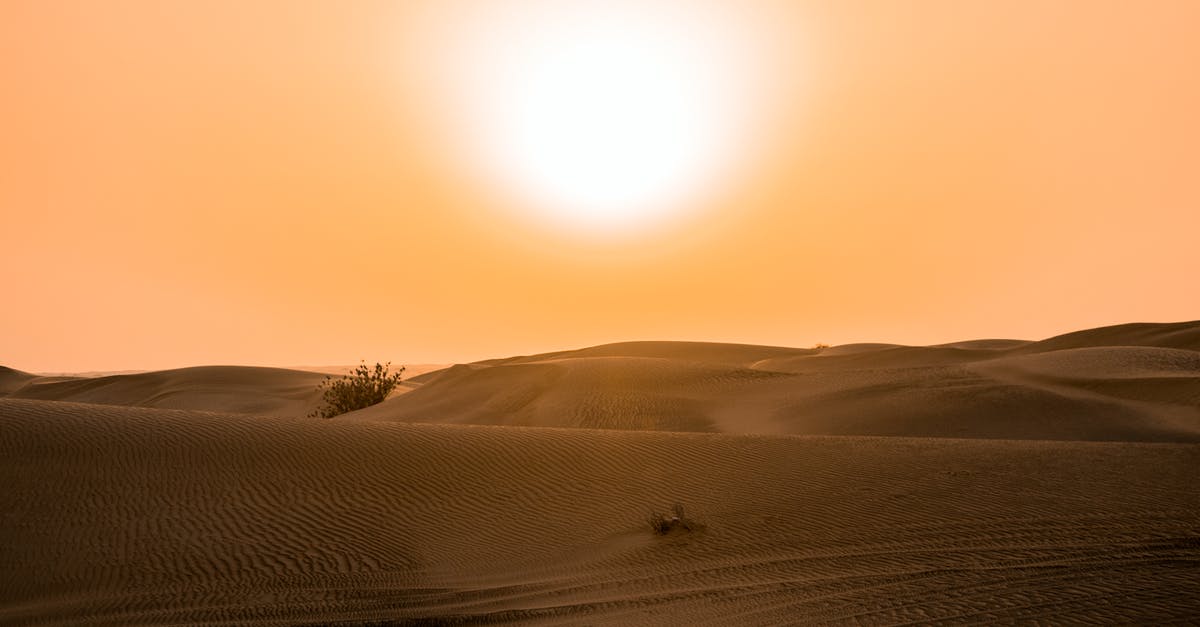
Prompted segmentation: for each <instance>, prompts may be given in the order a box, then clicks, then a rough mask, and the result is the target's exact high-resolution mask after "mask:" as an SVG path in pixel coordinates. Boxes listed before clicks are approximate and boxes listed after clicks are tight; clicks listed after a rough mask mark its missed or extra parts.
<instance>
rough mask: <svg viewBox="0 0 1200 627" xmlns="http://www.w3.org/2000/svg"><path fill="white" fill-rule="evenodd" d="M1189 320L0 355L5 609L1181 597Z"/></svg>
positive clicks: (650, 616) (1105, 611) (1176, 610)
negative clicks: (421, 346) (367, 348)
mask: <svg viewBox="0 0 1200 627" xmlns="http://www.w3.org/2000/svg"><path fill="white" fill-rule="evenodd" d="M1198 334H1200V323H1196V322H1193V323H1184V324H1170V325H1122V326H1120V327H1111V328H1106V329H1094V330H1090V331H1084V332H1080V333H1073V334H1068V335H1065V336H1061V337H1059V338H1051V339H1049V340H1044V341H1041V342H1023V341H1017V340H979V341H967V342H957V343H953V344H947V345H942V346H930V347H911V346H899V345H892V344H856V345H847V346H842V347H832V348H822V349H789V348H781V347H761V346H746V345H725V344H704V343H679V342H630V343H623V344H612V345H605V346H598V347H592V348H587V349H581V350H577V351H563V352H557V353H550V354H544V355H532V356H523V357H514V358H509V359H497V360H489V361H485V362H479V363H474V364H464V365H458V366H454V367H451V368H446V369H441V370H437V371H435V372H429V373H425V374H421V375H419V376H415V377H413V378H412V379H410V380H408V381H407V382H406V383H405V386H404V387H403V389H401V390H399V391H397V392H396V393H395V394H394V395H393V397H392V398H391V399H389V400H387V401H385V402H384V403H381V404H379V405H376V406H374V407H371V408H368V409H365V410H361V411H358V412H354V413H351V414H348V415H345V416H341V417H339V418H337V419H334V420H322V419H315V418H305V417H304V416H305V415H306V414H307V412H308V410H309V409H311V408H312V407H313V406H314V404H315V403H316V402H317V400H318V399H317V389H316V385H317V384H318V383H319V382H320V381H321V379H322V378H323V376H324V375H322V374H320V373H314V372H304V371H297V370H285V369H273V368H240V367H230V366H217V367H204V368H185V369H180V370H169V371H161V372H148V373H137V374H127V375H116V376H107V377H39V376H37V375H33V374H29V373H24V372H20V371H16V370H12V369H7V368H5V369H0V396H2V397H3V398H0V482H3V485H4V486H5V489H4V490H0V623H4V624H121V625H124V624H147V623H148V624H179V623H188V624H246V623H266V624H296V623H329V622H341V623H358V622H374V623H378V622H386V621H400V622H405V621H419V620H423V619H436V620H439V621H449V622H465V623H474V622H488V623H496V622H500V623H505V622H523V623H524V622H529V623H556V624H557V623H572V624H580V623H582V624H597V623H600V624H679V623H681V622H706V623H711V624H773V623H802V624H814V623H816V624H822V623H836V624H846V623H853V624H871V625H874V624H905V623H914V622H915V623H927V622H934V623H936V622H956V623H958V622H963V623H977V624H978V623H982V624H992V623H1008V622H1019V623H1029V622H1049V623H1062V622H1093V623H1095V622H1099V623H1125V624H1129V623H1137V624H1161V623H1169V622H1187V621H1190V620H1194V619H1195V618H1196V617H1198V616H1200V483H1198V482H1197V481H1196V480H1195V476H1196V470H1197V469H1198V468H1200V445H1197V444H1195V443H1196V442H1200V351H1197V350H1196V345H1195V341H1196V337H1197V335H1198ZM195 410H204V411H195ZM564 427H569V428H564ZM881 436H889V437H881ZM1088 440H1093V441H1088ZM677 502H678V503H681V504H683V505H684V506H685V507H686V508H687V510H688V512H689V513H690V515H691V516H693V517H694V519H695V521H696V522H697V523H698V525H697V526H695V527H694V529H693V530H692V531H690V532H684V531H676V532H674V533H672V534H670V535H667V536H657V535H655V534H654V533H652V532H651V530H650V527H649V525H647V523H646V518H647V516H648V515H649V514H650V513H651V512H652V511H656V510H657V511H665V510H667V508H669V507H670V506H671V505H672V504H673V503H677Z"/></svg>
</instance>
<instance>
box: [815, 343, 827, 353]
mask: <svg viewBox="0 0 1200 627" xmlns="http://www.w3.org/2000/svg"><path fill="white" fill-rule="evenodd" d="M812 347H813V350H815V351H823V350H825V349H827V348H829V345H828V344H826V343H824V342H817V343H816V344H813V345H812Z"/></svg>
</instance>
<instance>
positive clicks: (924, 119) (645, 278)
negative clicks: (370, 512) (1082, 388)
mask: <svg viewBox="0 0 1200 627" xmlns="http://www.w3.org/2000/svg"><path fill="white" fill-rule="evenodd" d="M479 4H481V3H472V2H466V1H463V2H458V3H456V4H454V5H453V6H454V7H457V9H455V10H459V9H461V10H462V11H464V12H465V13H464V14H463V17H462V19H467V16H469V13H470V11H471V10H472V9H471V7H472V6H473V5H474V6H478V5H479ZM676 4H678V3H676ZM445 6H446V5H445V3H438V2H435V1H433V0H431V1H430V2H428V3H423V2H371V1H367V0H363V1H360V2H354V3H345V2H334V1H328V2H311V3H293V2H285V1H282V0H281V1H270V2H268V1H250V2H242V1H233V0H214V1H213V2H169V3H168V2H156V1H151V0H144V1H143V0H138V1H133V0H112V1H106V2H83V1H80V2H67V1H55V0H51V1H24V0H14V1H9V2H4V3H0V81H2V85H3V98H0V137H3V141H0V210H2V211H3V221H2V227H0V268H3V274H2V275H0V278H2V279H3V288H2V289H3V291H2V292H0V293H3V295H4V296H3V306H2V307H0V364H3V365H7V366H11V367H15V368H20V369H24V370H31V371H71V370H76V371H78V370H99V369H126V368H163V367H174V366H184V365H196V364H210V363H239V364H263V365H288V364H322V363H349V362H356V361H357V360H358V359H360V358H363V359H368V360H385V359H391V360H393V361H396V362H400V363H422V362H449V361H463V360H469V359H479V358H485V357H495V356H505V355H512V354H528V353H534V352H540V351H545V350H553V349H562V348H573V347H580V346H585V345H591V344H598V343H603V342H609V341H621V340H633V339H665V340H666V339H690V340H713V341H732V342H752V343H764V344H784V345H810V344H812V343H814V342H826V343H833V344H836V343H845V342H854V341H890V342H904V343H914V344H926V343H937V342H947V341H953V340H960V339H970V338H980V337H1020V338H1029V339H1037V338H1041V337H1046V336H1049V335H1053V334H1056V333H1060V332H1064V331H1069V330H1075V329H1079V328H1084V327H1091V326H1099V325H1103V324H1109V323H1118V322H1128V321H1172V320H1185V319H1195V318H1200V289H1197V285H1198V284H1200V283H1198V280H1197V278H1196V277H1197V276H1200V245H1198V244H1197V241H1198V234H1200V171H1198V169H1200V165H1198V164H1200V154H1198V152H1200V116H1197V115H1196V113H1195V112H1196V111H1200V3H1196V2H1191V1H1178V2H1171V1H1167V0H1161V1H1155V2H1148V3H1130V2H1119V1H1099V2H1097V1H1091V0H1087V1H1084V0H1080V1H1077V2H1076V1H1070V2H1069V1H1058V2H1044V1H1033V0H1018V1H1014V2H987V3H985V2H959V1H951V0H945V1H937V0H931V1H926V2H919V3H912V2H899V1H895V2H882V1H880V2H865V1H864V2H854V1H850V2H816V1H814V2H790V1H789V2H782V1H781V2H765V1H764V2H736V3H728V4H726V5H723V6H725V7H726V8H728V7H736V8H737V10H738V11H741V12H743V13H744V17H746V21H747V22H748V23H767V24H770V26H771V28H772V29H773V30H772V33H771V34H770V37H772V38H778V39H779V40H780V41H787V42H791V43H794V44H796V45H795V46H793V47H790V48H788V47H784V48H781V49H780V51H777V52H776V53H775V57H774V58H772V59H771V60H770V62H769V63H765V64H764V65H761V66H756V68H755V70H754V71H762V72H764V73H765V78H766V80H767V81H768V83H769V84H772V85H778V86H781V89H780V90H779V91H778V92H777V93H776V96H775V100H773V101H772V102H770V103H768V104H770V107H771V111H772V112H771V113H769V114H768V113H763V114H761V116H762V117H760V118H759V119H757V122H758V123H761V124H762V125H763V126H764V128H763V129H762V131H761V136H762V137H764V138H767V141H761V142H755V143H753V149H747V150H740V151H739V152H743V153H744V154H737V155H736V164H734V166H731V169H730V171H731V172H733V171H736V176H731V177H730V178H729V180H728V181H725V182H724V183H723V184H722V185H720V186H717V187H715V188H714V189H712V190H709V191H708V192H706V193H705V195H704V197H703V198H693V199H691V200H689V201H688V202H689V206H688V207H686V211H683V212H682V213H679V214H676V215H675V217H673V218H672V219H671V220H670V221H668V222H665V223H662V224H659V225H657V226H656V227H655V228H650V229H644V230H640V231H629V232H622V233H621V236H620V237H599V238H598V237H590V236H583V235H581V234H580V233H578V232H575V231H572V230H570V229H563V228H558V227H557V226H555V225H553V224H551V222H552V221H550V220H544V221H538V220H531V219H529V216H530V215H532V213H531V207H526V206H523V203H526V202H527V199H524V198H522V197H521V196H520V195H519V194H511V193H507V192H506V191H505V190H504V189H503V186H502V185H500V186H498V185H494V184H491V183H490V182H488V181H483V180H481V178H480V175H479V173H478V172H476V171H474V170H472V168H470V167H468V166H467V165H466V164H465V163H464V161H463V157H462V150H461V149H462V146H461V141H459V140H452V139H451V138H450V137H449V136H448V134H447V132H446V129H447V128H450V127H452V126H453V123H452V119H451V117H450V116H451V115H452V114H454V111H451V110H449V109H447V108H445V107H441V106H439V103H438V101H437V99H436V98H435V97H434V96H435V94H437V93H440V92H439V91H438V86H437V85H436V84H435V83H436V82H437V80H440V79H439V78H438V77H442V78H445V77H446V76H447V74H446V72H445V71H443V67H444V66H443V65H442V64H443V63H444V59H443V58H442V56H441V55H442V52H441V51H439V48H438V46H437V45H436V44H437V42H438V39H437V37H433V38H431V37H429V33H431V32H435V31H432V30H431V27H430V21H429V20H430V19H433V18H434V17H436V16H437V15H439V11H444V7H445ZM435 7H436V8H438V11H433V9H434V8H435ZM450 14H453V11H451V12H450ZM763 16H769V19H766V20H763V19H762V18H763ZM437 19H443V18H437ZM418 43H419V44H420V45H416V44H418ZM785 50H786V52H785ZM423 55H428V56H427V57H426V56H423ZM747 71H750V70H747ZM791 86H795V87H796V88H795V89H791ZM728 156H729V155H720V157H721V158H726V157H728Z"/></svg>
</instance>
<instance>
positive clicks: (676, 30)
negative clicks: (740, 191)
mask: <svg viewBox="0 0 1200 627" xmlns="http://www.w3.org/2000/svg"><path fill="white" fill-rule="evenodd" d="M760 18H761V16H760ZM438 28H439V29H441V30H440V34H439V36H438V37H437V39H436V40H434V41H435V42H436V43H434V45H435V46H437V48H438V50H440V53H441V54H442V55H443V58H444V59H445V61H446V63H445V65H444V66H442V67H443V71H444V72H446V74H447V76H446V77H445V79H446V81H445V82H444V83H443V85H444V86H445V87H446V89H445V90H444V92H443V93H442V94H441V96H442V97H443V98H445V103H446V106H445V107H444V110H445V111H448V112H449V115H448V116H446V121H447V122H449V126H450V127H451V128H452V129H453V130H452V131H451V132H452V134H453V135H454V137H453V140H452V142H451V143H452V144H453V145H454V146H456V147H457V150H459V151H460V153H461V154H459V155H457V158H458V159H459V160H460V161H461V163H462V164H463V165H465V167H466V168H467V169H468V170H469V171H471V172H473V173H474V175H475V176H476V178H478V179H479V180H481V181H483V182H484V183H485V184H486V185H488V186H489V187H492V188H494V189H495V190H497V191H499V192H501V194H502V195H503V196H505V197H508V198H510V199H511V201H512V203H513V204H514V205H515V206H517V207H519V208H520V209H521V213H522V214H524V215H525V216H527V217H530V218H532V219H533V220H534V221H536V222H538V223H541V224H547V223H548V224H552V225H557V226H566V227H569V228H572V229H579V230H583V231H586V232H589V233H597V232H599V233H613V232H624V231H627V230H631V229H644V228H648V227H651V226H654V225H657V224H660V223H662V222H664V221H666V220H667V219H668V218H672V217H675V216H679V215H681V214H685V213H687V212H688V210H689V208H692V207H696V206H698V205H699V204H700V203H702V202H703V200H704V199H705V198H706V196H708V195H711V194H712V193H714V192H715V191H717V190H718V189H719V188H720V187H721V185H722V184H723V183H725V182H726V181H728V180H729V178H731V176H732V175H733V173H734V170H735V167H736V165H737V164H738V161H739V160H740V159H741V158H742V157H743V156H744V155H746V154H747V152H748V151H750V150H752V146H751V143H752V142H751V136H752V131H753V127H754V125H755V123H756V122H759V121H760V120H761V118H762V113H763V112H762V110H761V109H762V105H763V104H764V102H765V101H766V100H767V99H766V98H765V96H764V94H763V93H762V92H763V85H765V81H762V80H760V77H761V76H763V74H764V69H765V68H766V66H767V65H769V63H770V58H769V57H770V55H768V54H767V51H766V46H765V43H766V41H767V39H768V38H767V37H765V36H764V35H765V33H766V28H757V29H756V28H755V27H754V25H753V24H750V23H749V20H748V19H746V16H743V15H739V14H736V13H731V10H730V9H729V8H728V7H725V8H723V9H722V8H718V7H715V6H705V5H703V4H697V3H689V4H688V5H687V6H684V5H682V4H680V3H675V2H661V1H660V2H656V3H652V2H638V3H632V2H583V3H561V2H541V1H537V0H533V1H528V2H518V3H505V4H504V5H503V8H500V7H498V6H495V5H475V6H473V7H471V8H470V9H467V10H465V11H464V10H461V9H460V10H458V11H447V12H446V13H445V14H444V15H443V16H442V19H441V22H440V24H439V25H438Z"/></svg>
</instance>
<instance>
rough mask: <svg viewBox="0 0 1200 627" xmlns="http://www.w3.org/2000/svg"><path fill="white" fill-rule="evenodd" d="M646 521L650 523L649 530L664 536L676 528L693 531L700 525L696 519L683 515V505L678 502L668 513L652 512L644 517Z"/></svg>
mask: <svg viewBox="0 0 1200 627" xmlns="http://www.w3.org/2000/svg"><path fill="white" fill-rule="evenodd" d="M646 522H647V523H649V524H650V530H651V531H653V532H654V534H655V535H659V536H665V535H667V534H669V533H671V532H672V531H675V530H676V529H681V530H683V531H694V530H696V529H698V528H699V527H700V525H699V524H697V523H696V521H694V520H692V519H690V518H688V517H687V516H685V515H684V513H683V506H682V505H680V504H679V503H676V504H675V506H674V507H672V508H671V514H670V515H668V514H664V513H662V512H654V513H653V514H650V516H649V518H647V519H646Z"/></svg>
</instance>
